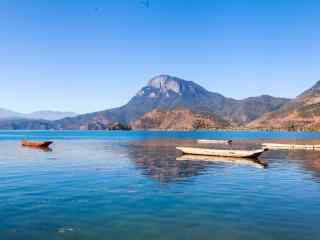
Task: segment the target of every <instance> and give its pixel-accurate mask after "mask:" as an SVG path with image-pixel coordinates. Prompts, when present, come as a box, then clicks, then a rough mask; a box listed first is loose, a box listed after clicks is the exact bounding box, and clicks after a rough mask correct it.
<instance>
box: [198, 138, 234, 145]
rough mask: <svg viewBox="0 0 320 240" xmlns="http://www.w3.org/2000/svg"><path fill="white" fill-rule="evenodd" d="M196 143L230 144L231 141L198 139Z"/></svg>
mask: <svg viewBox="0 0 320 240" xmlns="http://www.w3.org/2000/svg"><path fill="white" fill-rule="evenodd" d="M198 143H204V144H207V143H212V144H231V143H232V140H218V139H199V140H198Z"/></svg>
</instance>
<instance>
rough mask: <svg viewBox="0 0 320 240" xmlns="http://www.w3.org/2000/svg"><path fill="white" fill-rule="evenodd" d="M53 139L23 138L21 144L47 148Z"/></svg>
mask: <svg viewBox="0 0 320 240" xmlns="http://www.w3.org/2000/svg"><path fill="white" fill-rule="evenodd" d="M52 143H53V142H52V141H43V142H40V141H27V140H23V141H21V145H22V146H25V147H37V148H47V147H49V145H50V144H52Z"/></svg>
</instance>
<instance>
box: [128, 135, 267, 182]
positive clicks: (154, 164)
mask: <svg viewBox="0 0 320 240" xmlns="http://www.w3.org/2000/svg"><path fill="white" fill-rule="evenodd" d="M188 143H189V144H190V142H189V141H185V140H184V142H183V144H188ZM177 144H181V141H173V140H147V141H137V142H134V143H132V142H131V143H130V144H126V145H125V148H126V152H127V154H128V157H129V159H130V160H131V161H132V162H133V163H134V165H135V166H136V168H138V169H139V170H142V174H143V175H146V176H148V177H151V178H153V179H157V180H158V181H160V182H172V181H178V180H182V179H186V178H189V177H193V176H197V175H201V174H203V173H204V172H206V171H207V170H208V168H210V169H212V168H217V169H219V170H221V168H223V167H227V165H224V164H215V163H219V161H220V163H221V162H223V161H224V162H230V161H231V162H233V163H237V164H246V165H253V166H255V167H260V168H264V167H266V163H265V162H264V161H262V160H260V161H259V160H250V159H239V158H237V159H233V158H216V157H209V158H206V159H205V157H203V156H192V157H191V156H190V157H189V156H188V155H184V156H182V157H181V158H180V157H179V158H178V159H177V156H179V155H180V154H179V151H177V150H176V145H177ZM183 160H188V161H183ZM190 160H193V161H190Z"/></svg>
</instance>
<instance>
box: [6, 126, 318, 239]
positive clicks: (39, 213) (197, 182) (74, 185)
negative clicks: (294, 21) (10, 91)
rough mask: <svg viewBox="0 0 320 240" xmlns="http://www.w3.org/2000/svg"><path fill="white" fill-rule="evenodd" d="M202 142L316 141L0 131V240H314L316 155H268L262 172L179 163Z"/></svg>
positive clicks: (286, 136)
mask: <svg viewBox="0 0 320 240" xmlns="http://www.w3.org/2000/svg"><path fill="white" fill-rule="evenodd" d="M198 138H212V139H216V138H220V139H224V138H226V139H234V142H235V144H234V145H233V147H234V148H254V147H257V146H258V145H257V144H258V143H261V142H263V141H264V140H266V141H279V142H283V141H285V142H297V143H320V133H316V132H311V133H307V132H241V131H237V132H228V131H217V132H202V131H201V132H155V131H154V132H143V131H141V132H139V131H137V132H135V131H132V132H103V131H92V132H91V131H0V173H1V174H0V186H1V188H0V216H1V218H0V239H1V240H2V239H3V240H26V239H27V240H34V239H35V240H40V239H41V240H43V239H46V240H60V239H61V240H65V239H70V240H74V239H77V240H93V239H108V240H109V239H119V240H123V239H130V240H143V239H146V240H152V239H166V240H171V239H175V240H176V239H184V240H186V239H197V240H199V239H200V240H201V239H208V240H209V239H225V240H234V239H246V240H251V239H252V240H256V239H259V240H269V239H270V240H271V239H279V240H280V239H281V240H286V239H288V240H289V239H290V240H295V239H297V240H301V239H304V240H307V239H310V240H315V239H320V229H319V219H320V152H317V151H302V150H299V151H285V150H282V151H268V152H266V153H264V154H263V155H262V156H261V157H260V158H261V159H262V160H264V161H267V162H268V164H269V165H268V167H267V168H262V167H259V166H257V165H256V164H240V163H235V164H234V163H230V162H224V161H222V162H219V161H201V160H199V159H198V160H179V159H178V160H177V157H179V153H178V152H177V151H176V150H175V147H176V146H177V145H183V146H194V145H196V141H195V139H198ZM21 139H36V140H47V139H52V140H54V141H55V142H54V144H53V145H52V147H51V149H50V150H49V151H43V150H40V149H32V148H26V147H21V146H20V140H21Z"/></svg>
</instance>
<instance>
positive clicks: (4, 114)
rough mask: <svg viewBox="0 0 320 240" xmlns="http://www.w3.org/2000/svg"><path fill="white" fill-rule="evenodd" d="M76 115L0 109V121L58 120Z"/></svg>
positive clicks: (71, 113)
mask: <svg viewBox="0 0 320 240" xmlns="http://www.w3.org/2000/svg"><path fill="white" fill-rule="evenodd" d="M77 115H78V114H76V113H73V112H59V111H37V112H32V113H18V112H14V111H11V110H7V109H4V108H0V120H3V119H18V118H19V119H21V118H23V119H42V120H49V121H54V120H59V119H63V118H66V117H75V116H77Z"/></svg>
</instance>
